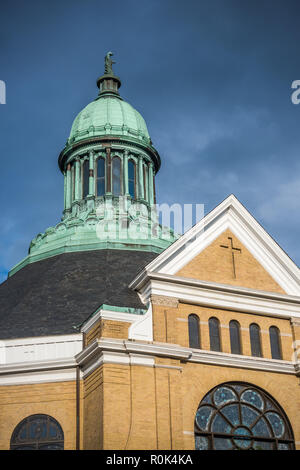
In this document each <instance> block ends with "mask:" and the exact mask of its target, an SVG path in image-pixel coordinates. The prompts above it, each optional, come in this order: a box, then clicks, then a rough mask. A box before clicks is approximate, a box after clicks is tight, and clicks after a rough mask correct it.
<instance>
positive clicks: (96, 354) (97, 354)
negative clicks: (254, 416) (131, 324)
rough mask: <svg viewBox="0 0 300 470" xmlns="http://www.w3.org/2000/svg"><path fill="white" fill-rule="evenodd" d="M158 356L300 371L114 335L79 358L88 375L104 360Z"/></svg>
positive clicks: (150, 363) (150, 361)
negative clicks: (117, 338)
mask: <svg viewBox="0 0 300 470" xmlns="http://www.w3.org/2000/svg"><path fill="white" fill-rule="evenodd" d="M155 357H164V358H171V359H178V360H180V361H181V366H182V367H183V366H184V363H187V362H189V363H199V364H210V365H215V366H222V367H235V368H242V369H252V370H258V371H266V372H276V373H284V374H296V373H297V370H298V369H297V364H295V363H293V362H290V361H279V360H275V359H265V358H258V357H251V356H242V355H236V354H228V353H222V352H221V353H220V352H215V351H205V350H200V349H190V348H185V347H182V346H179V345H177V344H168V343H142V342H135V341H132V342H131V341H122V340H116V339H112V338H105V339H104V338H102V339H100V340H95V341H94V342H93V343H92V344H90V345H89V346H88V347H87V348H86V349H85V350H83V351H82V352H80V353H79V354H77V356H76V360H77V362H78V364H79V365H80V367H81V368H82V371H83V376H84V377H86V376H87V375H89V374H90V373H91V372H93V371H94V370H95V369H96V368H97V367H99V365H101V364H104V363H118V364H123V365H129V364H133V365H144V366H147V367H156V366H159V365H156V364H155V362H154V358H155ZM179 369H180V367H179ZM296 369H297V370H296Z"/></svg>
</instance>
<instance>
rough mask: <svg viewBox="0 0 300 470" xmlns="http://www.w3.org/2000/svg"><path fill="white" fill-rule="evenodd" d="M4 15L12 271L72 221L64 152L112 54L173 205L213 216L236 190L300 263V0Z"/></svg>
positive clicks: (2, 112)
mask: <svg viewBox="0 0 300 470" xmlns="http://www.w3.org/2000/svg"><path fill="white" fill-rule="evenodd" d="M0 15H1V29H0V45H1V68H0V80H4V81H5V82H6V86H7V104H6V105H0V155H1V186H0V201H1V212H0V273H1V274H0V278H2V279H3V278H4V276H5V272H6V271H7V270H8V269H10V268H11V267H12V266H13V265H14V264H15V263H17V262H18V261H20V260H21V258H23V257H24V256H25V255H26V253H27V249H28V246H29V243H30V240H31V238H33V237H34V236H35V235H36V234H37V233H39V232H42V231H44V230H45V229H46V228H47V227H49V226H51V225H54V224H56V223H57V222H58V221H59V219H60V217H61V212H62V203H63V177H62V175H61V174H60V172H59V170H58V166H57V157H58V154H59V152H60V150H61V149H62V148H63V146H64V144H65V141H66V139H67V137H68V134H69V131H70V128H71V124H72V121H73V119H74V118H75V116H76V114H77V113H78V112H79V111H80V110H81V109H82V108H83V107H84V106H85V105H86V104H87V103H89V102H90V101H92V100H93V99H94V98H95V97H96V94H97V88H96V85H95V81H96V78H97V77H98V76H99V75H100V74H102V72H103V57H104V55H105V53H106V52H107V51H108V50H112V51H113V52H114V53H115V56H114V59H115V60H116V61H117V64H116V66H115V72H116V73H117V74H118V75H119V76H120V78H121V79H122V83H123V84H122V88H121V90H120V91H121V95H122V96H123V98H125V99H126V100H128V101H129V102H130V103H131V104H132V105H133V106H134V107H136V108H137V109H138V110H139V111H140V112H141V113H142V115H143V116H144V118H145V119H146V122H147V124H148V128H149V132H150V135H151V137H152V140H153V143H154V145H155V146H156V148H157V149H158V151H159V152H160V154H161V157H162V167H161V170H160V172H159V174H158V176H157V182H156V184H157V189H158V200H159V202H167V203H170V204H172V203H174V202H178V203H204V204H205V212H208V211H209V210H211V209H212V208H213V207H214V206H216V205H217V204H218V203H219V202H220V201H222V200H223V199H224V198H225V197H226V196H228V195H229V194H230V193H234V194H235V195H236V196H237V197H238V198H239V199H240V201H241V202H242V203H243V204H244V205H245V206H246V207H247V209H248V210H249V211H250V212H251V213H252V214H253V215H254V216H255V217H256V218H257V219H258V221H259V222H260V223H261V224H262V225H263V226H264V227H265V228H266V230H267V231H268V232H269V233H270V234H271V235H272V236H273V237H274V238H275V239H276V240H277V242H278V243H279V244H280V245H281V246H282V248H283V249H284V250H285V251H287V253H288V254H289V255H290V257H291V258H292V259H293V260H294V261H295V262H296V263H297V264H298V265H299V262H300V245H299V238H300V224H299V213H300V161H299V160H300V159H299V151H300V133H299V122H300V105H298V106H296V105H293V104H292V102H291V99H290V97H291V93H292V90H291V83H292V81H293V80H297V79H300V58H299V44H300V27H299V18H300V2H299V1H298V0H281V1H278V0H259V1H256V0H184V1H183V0H181V1H175V0H139V1H137V0H123V1H120V0H114V2H107V1H102V0H85V1H84V2H83V1H82V0H80V1H79V0H59V1H58V0H52V1H50V0H43V1H37V0H36V1H34V0H26V1H24V0H23V1H18V0H10V1H6V2H2V4H1V11H0Z"/></svg>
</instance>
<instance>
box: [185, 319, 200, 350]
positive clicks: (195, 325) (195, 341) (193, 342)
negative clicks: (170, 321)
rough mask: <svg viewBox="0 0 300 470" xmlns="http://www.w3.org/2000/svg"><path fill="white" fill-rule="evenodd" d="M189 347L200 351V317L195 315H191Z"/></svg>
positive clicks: (189, 320) (189, 321)
mask: <svg viewBox="0 0 300 470" xmlns="http://www.w3.org/2000/svg"><path fill="white" fill-rule="evenodd" d="M188 323H189V347H190V348H197V349H200V328H199V317H198V316H197V315H195V314H193V313H192V314H191V315H189V319H188Z"/></svg>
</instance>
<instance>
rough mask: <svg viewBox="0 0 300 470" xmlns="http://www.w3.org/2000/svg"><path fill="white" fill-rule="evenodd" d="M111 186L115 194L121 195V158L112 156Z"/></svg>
mask: <svg viewBox="0 0 300 470" xmlns="http://www.w3.org/2000/svg"><path fill="white" fill-rule="evenodd" d="M112 186H113V194H114V195H115V196H120V195H121V159H120V158H119V157H114V158H113V160H112Z"/></svg>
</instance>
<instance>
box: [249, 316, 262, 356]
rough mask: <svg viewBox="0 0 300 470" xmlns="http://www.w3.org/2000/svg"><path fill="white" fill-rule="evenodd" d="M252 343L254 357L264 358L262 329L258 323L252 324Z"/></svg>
mask: <svg viewBox="0 0 300 470" xmlns="http://www.w3.org/2000/svg"><path fill="white" fill-rule="evenodd" d="M250 343H251V354H252V356H256V357H262V352H261V341H260V328H259V326H258V325H256V323H252V324H251V325H250Z"/></svg>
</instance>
